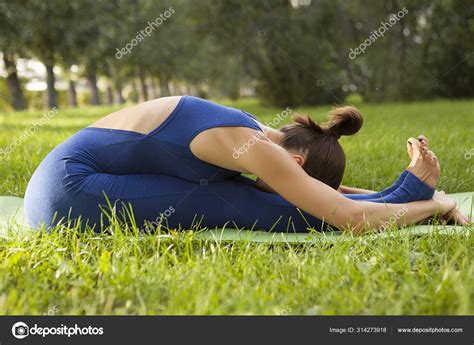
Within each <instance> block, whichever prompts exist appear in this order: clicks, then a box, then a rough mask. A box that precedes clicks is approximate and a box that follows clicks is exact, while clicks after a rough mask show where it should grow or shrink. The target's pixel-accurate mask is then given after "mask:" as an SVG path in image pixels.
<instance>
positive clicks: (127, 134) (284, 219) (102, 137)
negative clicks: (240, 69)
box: [25, 96, 456, 232]
mask: <svg viewBox="0 0 474 345" xmlns="http://www.w3.org/2000/svg"><path fill="white" fill-rule="evenodd" d="M296 121H297V122H296V123H295V124H292V125H288V126H285V127H283V128H282V129H281V130H275V129H272V128H268V127H266V126H264V125H262V124H261V123H259V122H258V121H257V120H256V119H255V118H254V117H253V116H252V115H251V114H249V113H247V112H245V111H241V110H238V109H234V108H230V107H225V106H222V105H219V104H216V103H213V102H210V101H206V100H203V99H200V98H196V97H191V96H175V97H165V98H159V99H155V100H152V101H149V102H145V103H142V104H139V105H136V106H132V107H129V108H126V109H122V110H119V111H117V112H114V113H112V114H110V115H108V116H106V117H104V118H102V119H100V120H98V121H97V122H95V123H94V124H92V125H91V126H90V127H87V128H84V129H82V130H80V131H79V132H78V133H76V134H75V135H73V136H72V137H71V138H69V139H68V140H66V141H65V142H63V143H62V144H60V145H59V146H58V147H56V148H55V149H54V150H53V151H52V152H51V153H50V154H49V155H48V156H47V157H46V158H45V159H44V161H43V162H42V163H41V164H40V166H39V167H38V169H37V170H36V171H35V173H34V174H33V176H32V178H31V181H30V182H29V185H28V187H27V190H26V194H25V213H26V216H27V219H28V221H29V223H30V225H32V226H33V227H38V226H40V225H41V224H45V225H46V226H47V227H50V226H54V225H56V224H58V223H60V222H66V221H74V222H76V221H78V220H80V221H82V225H85V224H88V225H89V226H94V227H95V229H96V230H99V229H100V227H101V226H103V225H107V224H108V219H107V217H106V216H104V213H103V212H102V210H104V209H105V210H107V209H108V208H110V207H108V205H113V209H114V211H115V212H116V214H117V215H119V216H120V217H121V218H123V220H127V219H125V218H131V216H130V212H129V206H130V207H131V208H132V209H133V218H134V221H135V222H136V223H137V225H138V226H140V227H141V226H144V225H146V224H148V223H151V224H153V225H156V224H158V223H161V222H164V224H165V225H167V226H168V227H172V228H175V227H179V226H181V227H182V228H185V229H186V228H190V227H192V226H194V225H196V224H200V225H201V226H207V227H222V226H226V225H227V224H230V225H229V226H236V227H243V228H252V229H265V230H272V231H307V228H308V227H312V228H315V229H317V230H323V229H324V227H325V225H327V224H330V225H332V226H333V227H335V228H339V229H350V230H352V231H354V232H362V231H364V230H365V229H369V228H374V227H375V228H378V227H379V226H380V225H382V224H386V222H387V221H388V220H389V219H390V218H391V217H392V215H400V214H403V217H400V216H398V217H397V221H396V224H394V225H398V226H401V225H403V224H408V223H412V222H418V221H421V220H423V219H426V218H428V217H430V216H433V215H434V214H435V213H437V212H440V213H441V214H446V213H448V212H450V211H451V210H453V209H454V208H455V206H456V203H455V201H453V200H452V199H450V198H448V197H446V196H445V195H443V194H439V193H436V194H434V191H435V190H434V188H435V185H436V183H437V182H438V179H439V165H438V163H437V160H436V157H435V156H434V155H433V153H432V152H431V151H429V150H428V149H427V143H425V144H423V143H420V142H419V141H418V140H415V139H410V141H409V142H410V145H411V150H412V161H411V163H410V165H409V167H408V168H407V170H406V172H405V173H404V174H402V176H400V178H399V179H398V180H397V182H396V183H395V184H394V185H393V186H392V187H390V188H388V189H387V190H385V191H383V192H381V193H378V194H376V195H373V194H369V195H368V196H367V195H366V196H364V195H362V196H360V195H359V196H352V198H353V199H365V200H352V199H351V195H342V194H341V193H339V192H338V191H337V190H336V189H338V188H339V187H340V183H341V180H342V176H343V173H344V167H345V156H344V152H343V151H342V148H341V146H340V145H339V143H338V138H339V137H340V136H341V135H351V134H354V133H356V132H357V131H358V130H359V129H360V127H361V125H362V116H361V115H360V113H359V112H358V110H357V109H355V108H353V107H342V108H336V109H334V110H333V112H332V113H331V115H330V118H329V122H328V123H327V124H326V125H324V126H319V125H317V124H316V123H314V122H312V121H311V120H310V119H309V118H307V119H305V118H302V117H299V118H297V119H296ZM236 152H238V153H239V154H238V155H236V154H235V153H236ZM241 173H248V174H254V175H256V176H257V177H258V179H257V181H256V182H254V181H252V180H250V179H247V178H244V177H242V176H241ZM255 187H257V188H255ZM341 188H342V191H349V192H350V191H351V189H347V188H344V187H341ZM270 192H274V193H270ZM109 203H110V204H109ZM300 210H301V211H300ZM108 212H109V213H110V210H109V211H108ZM128 220H129V219H128ZM392 220H393V218H392Z"/></svg>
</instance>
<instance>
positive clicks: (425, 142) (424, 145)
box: [407, 134, 430, 159]
mask: <svg viewBox="0 0 474 345" xmlns="http://www.w3.org/2000/svg"><path fill="white" fill-rule="evenodd" d="M410 139H411V138H410ZM418 141H419V142H420V144H421V151H422V152H424V153H426V151H428V150H429V148H430V142H429V140H428V138H427V137H425V136H424V135H423V134H420V135H419V136H418ZM407 152H408V156H409V157H410V159H413V148H412V146H411V144H410V141H407Z"/></svg>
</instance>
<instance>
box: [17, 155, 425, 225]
mask: <svg viewBox="0 0 474 345" xmlns="http://www.w3.org/2000/svg"><path fill="white" fill-rule="evenodd" d="M66 165H67V164H66ZM70 168H72V169H73V170H74V172H75V173H72V171H69V172H68V174H69V175H72V176H76V177H77V175H78V176H81V174H82V176H83V178H81V179H80V183H79V184H78V186H73V187H74V188H73V187H71V186H68V184H67V183H66V184H65V185H64V187H63V186H62V184H61V183H58V182H57V181H61V179H62V176H63V175H64V173H63V172H61V169H56V170H54V171H53V170H50V171H48V178H47V179H43V178H42V176H41V175H39V176H36V177H35V178H34V180H33V181H32V182H30V184H29V186H28V191H27V194H26V196H25V212H26V216H27V219H28V221H29V223H30V225H32V226H33V227H38V226H40V225H41V224H46V226H47V227H48V228H49V227H50V226H51V225H55V224H57V223H58V222H59V221H60V220H61V219H62V220H61V221H62V222H65V221H68V220H69V221H74V222H75V221H77V220H78V219H81V220H82V225H84V224H86V223H87V224H88V225H89V226H94V228H95V230H96V231H99V230H100V227H101V225H107V224H108V219H107V217H105V216H104V213H102V212H101V209H105V210H106V211H107V212H109V213H110V210H109V207H108V204H107V201H106V199H105V197H104V195H107V197H108V199H109V202H110V203H111V204H112V205H114V206H115V207H114V209H115V211H116V213H117V215H118V217H119V218H121V219H122V220H123V221H130V218H131V217H130V215H129V214H128V213H127V210H129V209H130V208H131V209H133V219H134V222H135V223H136V224H137V226H139V227H140V228H142V229H143V228H144V227H145V226H146V224H149V223H151V225H153V226H157V225H159V224H161V225H163V226H166V227H169V228H181V229H190V228H193V227H195V226H198V227H199V228H202V227H207V228H215V227H224V226H225V227H228V228H234V227H237V228H246V229H254V230H258V229H260V230H266V231H275V232H307V231H308V228H314V229H316V230H318V231H324V230H326V228H327V224H325V223H324V222H323V221H321V220H319V219H317V218H315V217H313V216H311V215H310V214H308V213H306V212H303V211H300V210H299V209H297V208H295V207H294V206H293V205H291V204H290V203H288V202H287V201H286V200H285V199H283V198H282V197H281V196H279V195H277V194H273V193H266V192H262V191H259V190H257V189H256V188H254V184H255V182H254V181H253V180H251V179H248V178H246V177H243V176H240V175H239V176H236V177H234V178H232V179H231V180H226V181H216V182H208V181H202V182H201V183H194V182H189V181H186V180H183V179H180V178H176V177H171V176H166V175H142V174H136V175H110V174H105V173H93V174H89V172H88V171H83V169H82V170H81V169H80V168H79V167H78V166H74V165H72V167H70ZM40 171H41V170H40ZM84 176H85V177H84ZM48 191H49V193H50V196H48V195H46V196H45V195H44V193H48ZM433 192H434V190H433V189H432V188H430V187H429V186H427V185H426V184H425V183H423V182H422V181H421V180H419V179H418V178H417V177H416V176H414V175H413V174H411V173H409V172H407V171H405V172H404V173H403V174H402V175H401V176H400V178H399V179H398V180H397V181H396V182H395V183H394V184H393V185H392V186H391V187H389V188H387V189H385V190H384V191H381V192H379V193H375V194H361V195H354V194H352V195H346V196H347V197H348V198H350V199H353V200H364V201H370V202H378V203H383V202H386V203H406V202H411V201H418V200H426V199H430V198H431V197H432V195H433ZM51 196H52V197H51ZM56 200H57V202H56Z"/></svg>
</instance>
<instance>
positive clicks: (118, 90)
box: [114, 82, 125, 104]
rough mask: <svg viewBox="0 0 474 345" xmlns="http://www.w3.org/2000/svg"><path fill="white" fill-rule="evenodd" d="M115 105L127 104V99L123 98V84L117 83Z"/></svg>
mask: <svg viewBox="0 0 474 345" xmlns="http://www.w3.org/2000/svg"><path fill="white" fill-rule="evenodd" d="M114 103H115V104H124V103H125V98H124V97H123V93H122V84H121V83H120V82H119V83H115V92H114Z"/></svg>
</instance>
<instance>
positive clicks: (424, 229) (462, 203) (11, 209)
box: [0, 192, 474, 243]
mask: <svg viewBox="0 0 474 345" xmlns="http://www.w3.org/2000/svg"><path fill="white" fill-rule="evenodd" d="M450 196H451V197H453V198H455V199H456V200H457V202H458V209H459V210H460V211H461V212H462V213H464V214H466V215H469V216H472V214H473V203H474V193H473V192H470V193H458V194H451V195H450ZM7 228H10V230H13V231H20V232H27V231H31V228H30V227H29V226H28V225H27V223H26V220H25V217H24V214H23V199H22V198H19V197H14V196H0V235H1V234H3V235H5V234H6V229H7ZM471 231H472V227H461V226H452V225H448V226H444V225H416V226H411V227H407V228H403V229H400V230H396V231H389V232H384V233H372V234H367V235H363V236H364V237H365V238H385V237H393V236H404V235H428V234H434V233H436V234H442V235H451V234H470V232H471ZM195 236H196V237H198V238H201V239H209V240H217V241H253V242H284V243H285V242H288V243H300V242H301V243H318V242H336V241H346V240H353V239H357V238H360V236H353V235H351V234H348V233H342V232H340V231H334V232H326V233H316V232H313V233H288V234H285V233H268V232H264V231H251V230H237V229H226V228H224V229H215V230H206V231H201V232H199V233H197V234H196V235H195Z"/></svg>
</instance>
